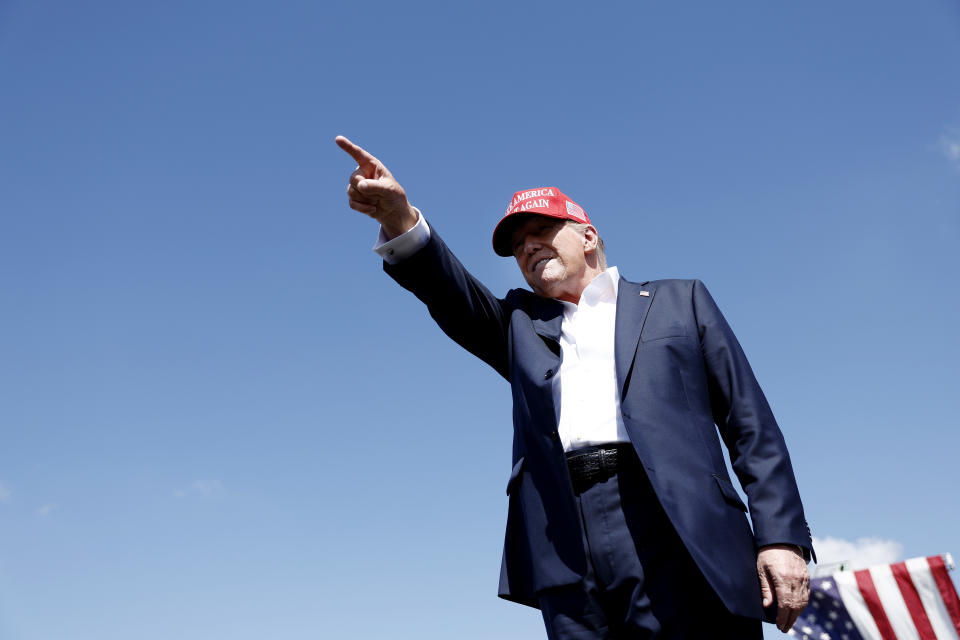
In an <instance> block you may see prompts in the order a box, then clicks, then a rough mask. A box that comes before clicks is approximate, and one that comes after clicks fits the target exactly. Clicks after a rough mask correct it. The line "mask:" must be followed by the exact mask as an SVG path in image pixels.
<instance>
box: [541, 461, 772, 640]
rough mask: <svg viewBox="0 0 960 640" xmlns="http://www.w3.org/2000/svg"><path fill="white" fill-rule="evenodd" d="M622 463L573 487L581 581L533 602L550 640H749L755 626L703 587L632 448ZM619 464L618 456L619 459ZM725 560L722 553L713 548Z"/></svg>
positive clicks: (756, 634) (757, 632)
mask: <svg viewBox="0 0 960 640" xmlns="http://www.w3.org/2000/svg"><path fill="white" fill-rule="evenodd" d="M621 450H622V451H627V452H628V456H627V457H628V462H627V463H626V464H621V465H620V467H619V469H618V471H617V472H616V473H615V474H614V475H612V476H610V477H607V478H601V479H599V480H598V481H596V482H594V483H593V484H590V485H588V486H580V487H578V486H576V483H575V487H574V488H575V491H574V493H575V494H576V500H577V505H578V507H579V509H580V515H581V519H582V523H583V531H584V539H583V545H584V549H585V550H586V552H587V565H588V567H587V574H586V576H585V577H584V579H583V581H582V582H581V583H579V584H576V585H569V586H565V587H557V588H553V589H545V590H543V591H541V592H540V593H539V594H538V595H539V598H540V608H541V611H542V613H543V619H544V623H545V624H546V627H547V636H548V637H549V638H550V640H600V639H601V638H610V639H617V640H620V639H624V640H625V639H631V640H632V639H635V638H636V639H640V638H656V639H657V640H755V639H758V638H761V637H762V632H761V628H760V621H759V620H753V619H750V618H743V617H740V616H734V615H733V614H731V613H730V612H729V611H727V609H726V607H724V605H723V603H722V602H721V601H720V599H719V598H718V597H717V595H716V594H715V593H714V591H713V589H712V588H711V587H710V585H709V584H707V582H706V580H705V579H704V577H703V575H702V574H701V573H700V570H699V569H698V568H697V566H696V565H695V564H694V562H693V559H692V558H691V557H690V555H689V554H688V553H687V551H686V549H685V548H684V546H683V542H681V540H680V537H679V536H678V535H677V533H676V531H675V530H674V528H673V525H672V524H670V521H669V520H668V518H667V516H666V514H665V513H664V511H663V508H662V507H661V506H660V502H659V501H658V500H657V497H656V495H655V494H654V492H653V489H652V487H651V486H650V482H649V480H648V479H647V476H646V473H645V471H644V470H643V467H642V465H641V464H640V461H639V460H638V459H637V458H636V454H635V453H633V451H632V448H631V447H625V448H623V449H621ZM621 457H623V456H621ZM717 553H723V549H717Z"/></svg>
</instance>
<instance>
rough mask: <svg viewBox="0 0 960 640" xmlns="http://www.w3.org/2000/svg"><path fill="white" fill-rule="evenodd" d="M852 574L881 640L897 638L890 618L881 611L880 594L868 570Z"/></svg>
mask: <svg viewBox="0 0 960 640" xmlns="http://www.w3.org/2000/svg"><path fill="white" fill-rule="evenodd" d="M853 576H854V578H856V581H857V587H858V588H859V589H860V594H861V595H862V596H863V601H864V602H865V603H866V605H867V609H869V610H870V615H871V616H873V621H874V622H875V623H876V624H877V630H878V631H879V632H880V637H881V638H882V639H883V640H897V635H896V634H895V633H894V632H893V627H891V626H890V620H889V619H888V618H887V614H886V613H884V611H883V604H882V603H881V602H880V596H879V595H878V594H877V588H876V586H875V585H874V584H873V578H872V577H871V576H870V572H869V571H868V570H866V569H863V570H861V571H854V572H853Z"/></svg>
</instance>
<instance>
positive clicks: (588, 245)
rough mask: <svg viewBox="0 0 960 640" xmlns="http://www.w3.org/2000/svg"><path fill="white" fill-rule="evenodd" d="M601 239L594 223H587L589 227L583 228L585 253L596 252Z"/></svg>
mask: <svg viewBox="0 0 960 640" xmlns="http://www.w3.org/2000/svg"><path fill="white" fill-rule="evenodd" d="M599 241H600V234H598V233H597V228H596V227H594V226H593V225H592V224H590V225H587V228H586V229H584V230H583V252H584V253H585V254H590V253H593V252H595V251H596V250H597V244H598V243H599Z"/></svg>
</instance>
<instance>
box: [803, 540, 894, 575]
mask: <svg viewBox="0 0 960 640" xmlns="http://www.w3.org/2000/svg"><path fill="white" fill-rule="evenodd" d="M813 548H814V549H815V550H816V552H817V561H818V563H819V564H823V565H826V564H831V563H835V562H842V563H844V565H846V568H847V569H863V568H865V567H871V566H873V565H877V564H890V563H892V562H897V561H898V560H900V559H901V555H902V554H903V545H902V544H900V543H899V542H897V541H896V540H884V539H882V538H858V539H857V540H856V541H855V542H850V541H849V540H844V539H842V538H831V537H830V536H827V537H826V538H814V539H813Z"/></svg>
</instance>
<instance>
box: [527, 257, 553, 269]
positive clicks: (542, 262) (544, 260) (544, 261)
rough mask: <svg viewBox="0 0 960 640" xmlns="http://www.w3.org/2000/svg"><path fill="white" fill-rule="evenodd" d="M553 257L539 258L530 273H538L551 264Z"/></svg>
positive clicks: (531, 266)
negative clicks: (544, 266)
mask: <svg viewBox="0 0 960 640" xmlns="http://www.w3.org/2000/svg"><path fill="white" fill-rule="evenodd" d="M552 258H553V256H542V257H540V258H538V259H537V260H536V261H535V262H534V263H533V264H532V265H530V271H531V272H536V271H537V270H538V269H540V267H542V266H543V265H545V264H547V263H548V262H550V260H551V259H552Z"/></svg>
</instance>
